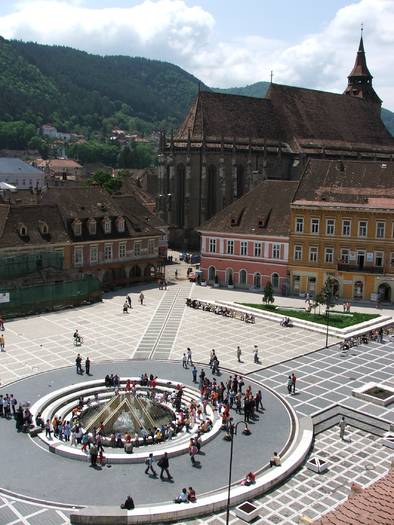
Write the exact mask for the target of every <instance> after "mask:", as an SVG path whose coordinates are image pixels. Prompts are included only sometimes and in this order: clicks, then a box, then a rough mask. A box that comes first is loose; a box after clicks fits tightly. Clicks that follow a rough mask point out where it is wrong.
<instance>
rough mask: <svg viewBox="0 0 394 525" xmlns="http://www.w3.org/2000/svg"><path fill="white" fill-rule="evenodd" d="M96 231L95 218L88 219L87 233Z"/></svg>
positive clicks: (92, 233) (91, 233)
mask: <svg viewBox="0 0 394 525" xmlns="http://www.w3.org/2000/svg"><path fill="white" fill-rule="evenodd" d="M96 232H97V223H96V221H95V219H90V220H89V234H90V235H96Z"/></svg>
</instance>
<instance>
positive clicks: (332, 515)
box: [313, 469, 394, 525]
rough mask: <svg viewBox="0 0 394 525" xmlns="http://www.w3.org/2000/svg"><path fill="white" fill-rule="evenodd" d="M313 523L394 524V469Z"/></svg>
mask: <svg viewBox="0 0 394 525" xmlns="http://www.w3.org/2000/svg"><path fill="white" fill-rule="evenodd" d="M313 525H394V469H391V471H390V472H389V473H388V474H387V475H386V476H384V477H383V478H381V479H379V480H378V481H376V482H375V483H373V484H372V485H371V486H369V487H368V488H366V489H362V490H361V492H359V493H357V494H351V495H350V496H349V497H348V499H347V500H346V501H345V502H344V503H342V504H341V505H339V506H338V507H337V508H336V509H335V510H333V511H331V512H329V513H328V514H326V515H325V516H323V517H321V518H320V519H318V520H316V521H314V522H313Z"/></svg>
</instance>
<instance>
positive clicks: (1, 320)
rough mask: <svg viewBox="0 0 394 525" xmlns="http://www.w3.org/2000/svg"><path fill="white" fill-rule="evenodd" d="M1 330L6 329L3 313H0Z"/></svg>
mask: <svg viewBox="0 0 394 525" xmlns="http://www.w3.org/2000/svg"><path fill="white" fill-rule="evenodd" d="M0 330H1V331H2V332H3V331H4V319H3V316H2V315H0Z"/></svg>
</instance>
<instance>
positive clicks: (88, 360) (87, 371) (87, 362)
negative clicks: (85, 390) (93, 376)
mask: <svg viewBox="0 0 394 525" xmlns="http://www.w3.org/2000/svg"><path fill="white" fill-rule="evenodd" d="M85 372H86V375H87V376H90V359H89V357H87V358H86V360H85Z"/></svg>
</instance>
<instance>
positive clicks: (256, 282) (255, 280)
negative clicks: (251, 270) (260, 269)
mask: <svg viewBox="0 0 394 525" xmlns="http://www.w3.org/2000/svg"><path fill="white" fill-rule="evenodd" d="M253 286H254V287H255V288H257V289H259V288H261V274H259V273H255V274H254V277H253Z"/></svg>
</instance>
